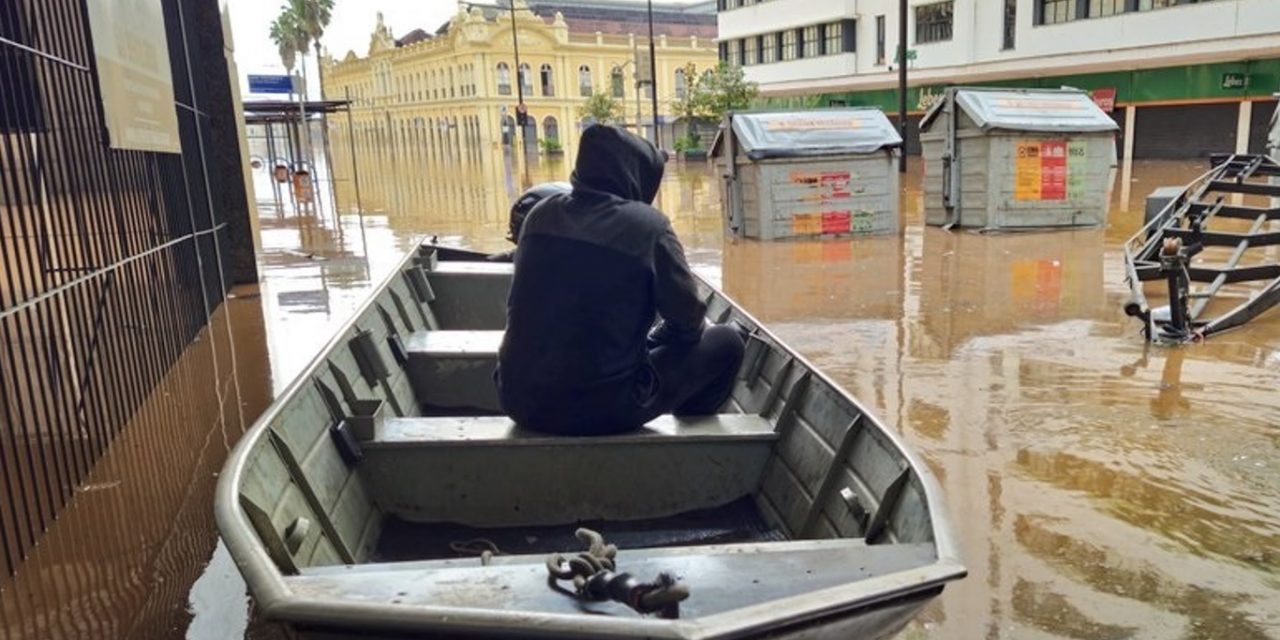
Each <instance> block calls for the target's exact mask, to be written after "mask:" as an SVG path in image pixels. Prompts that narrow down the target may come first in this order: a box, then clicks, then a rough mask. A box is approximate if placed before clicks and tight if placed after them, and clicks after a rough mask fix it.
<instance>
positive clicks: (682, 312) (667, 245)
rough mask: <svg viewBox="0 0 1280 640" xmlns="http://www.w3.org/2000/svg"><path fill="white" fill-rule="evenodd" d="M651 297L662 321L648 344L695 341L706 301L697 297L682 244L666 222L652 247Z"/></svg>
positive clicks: (700, 334)
mask: <svg viewBox="0 0 1280 640" xmlns="http://www.w3.org/2000/svg"><path fill="white" fill-rule="evenodd" d="M653 269H654V275H655V279H654V288H655V289H656V290H655V291H654V299H655V301H656V302H657V306H658V315H660V316H662V323H661V324H659V325H658V327H657V328H655V329H654V331H653V333H652V334H651V335H650V338H649V342H650V346H657V345H660V344H671V343H690V342H697V341H698V339H699V338H700V337H702V325H703V322H704V321H705V319H706V315H707V305H706V304H704V303H703V302H702V300H701V299H699V298H698V287H697V285H696V284H694V279H693V273H691V272H690V271H689V263H688V262H686V261H685V257H684V247H682V246H680V240H679V239H678V238H676V232H675V231H674V230H673V229H672V228H671V226H670V225H667V227H666V229H664V230H663V231H662V233H661V235H659V237H658V242H657V245H656V246H655V247H654V257H653Z"/></svg>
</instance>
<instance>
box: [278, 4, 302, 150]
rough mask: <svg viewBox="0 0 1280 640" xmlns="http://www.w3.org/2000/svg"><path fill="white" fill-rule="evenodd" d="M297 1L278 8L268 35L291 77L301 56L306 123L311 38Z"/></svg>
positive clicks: (300, 96) (299, 97) (300, 101)
mask: <svg viewBox="0 0 1280 640" xmlns="http://www.w3.org/2000/svg"><path fill="white" fill-rule="evenodd" d="M297 3H298V0H289V2H288V3H287V4H285V5H284V6H282V7H280V15H279V16H276V19H275V21H273V22H272V23H271V28H270V31H269V35H270V37H271V41H272V42H274V43H275V45H276V51H277V52H279V54H280V62H282V63H283V64H284V68H285V70H286V71H287V72H288V74H289V75H290V76H292V75H293V68H294V66H297V63H298V57H299V56H302V65H301V66H302V78H303V88H304V90H303V91H301V92H299V93H298V102H299V106H298V108H299V112H300V113H301V114H302V120H303V121H304V122H305V121H306V115H307V112H306V101H307V95H306V91H305V86H306V76H307V64H306V56H307V47H309V46H310V45H311V36H310V34H308V33H307V30H306V27H305V24H304V22H303V14H302V13H301V12H300V11H299V7H298V6H296V4H297ZM305 141H306V143H307V144H306V153H305V156H306V157H310V155H311V130H310V127H308V128H307V129H306V137H305Z"/></svg>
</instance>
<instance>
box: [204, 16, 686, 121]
mask: <svg viewBox="0 0 1280 640" xmlns="http://www.w3.org/2000/svg"><path fill="white" fill-rule="evenodd" d="M224 1H225V2H226V3H227V4H228V5H229V6H230V10H231V29H232V32H233V33H232V38H233V39H234V40H235V47H236V65H237V66H238V67H239V69H240V77H241V90H242V91H245V92H246V93H245V98H246V99H248V98H250V97H251V96H249V95H248V93H247V91H248V84H247V81H246V80H245V76H247V75H248V74H251V73H252V74H281V73H284V65H282V64H281V63H280V56H279V55H277V54H276V48H275V45H274V44H272V43H271V38H269V37H268V36H267V29H268V27H269V25H270V24H271V21H272V20H274V19H275V17H276V16H277V15H279V13H280V6H281V5H282V4H283V0H224ZM485 1H486V2H487V1H488V0H485ZM674 1H675V2H680V0H674ZM683 1H684V2H687V1H688V0H683ZM654 2H656V3H659V4H671V3H672V2H673V0H654ZM379 11H381V12H382V13H383V16H384V18H385V20H386V22H387V25H388V26H390V27H391V33H392V34H394V35H395V36H396V37H397V38H398V37H401V36H403V35H404V34H406V33H408V32H410V31H412V30H414V29H417V28H422V29H426V30H428V31H431V30H434V29H436V28H437V27H439V26H440V25H441V24H444V22H445V21H446V20H448V19H449V18H450V17H451V16H453V14H455V13H457V11H458V3H457V2H456V0H334V9H333V21H332V22H331V23H330V24H329V28H328V29H327V30H326V31H325V34H324V38H322V39H321V44H322V45H323V46H324V47H325V48H326V49H328V50H329V52H330V53H331V55H333V56H334V57H335V58H339V59H341V58H342V57H343V56H345V55H347V51H350V50H354V51H355V52H356V55H360V56H363V55H365V54H366V53H368V50H369V36H370V35H372V34H373V27H374V25H375V24H377V20H378V18H377V15H378V12H379ZM314 58H315V56H314V55H311V56H309V57H308V58H307V75H308V77H309V78H311V79H312V80H311V82H312V84H314V82H315V69H316V68H315V60H314ZM310 95H311V96H312V97H313V98H314V97H316V96H317V95H318V94H317V93H315V92H313V93H311V94H310ZM252 97H266V96H252Z"/></svg>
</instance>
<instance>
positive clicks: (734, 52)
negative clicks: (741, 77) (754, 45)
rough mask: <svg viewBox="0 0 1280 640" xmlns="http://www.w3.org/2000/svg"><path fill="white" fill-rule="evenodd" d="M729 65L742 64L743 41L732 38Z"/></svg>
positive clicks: (739, 65) (738, 65)
mask: <svg viewBox="0 0 1280 640" xmlns="http://www.w3.org/2000/svg"><path fill="white" fill-rule="evenodd" d="M729 66H731V67H741V66H742V41H741V40H732V41H730V42H729Z"/></svg>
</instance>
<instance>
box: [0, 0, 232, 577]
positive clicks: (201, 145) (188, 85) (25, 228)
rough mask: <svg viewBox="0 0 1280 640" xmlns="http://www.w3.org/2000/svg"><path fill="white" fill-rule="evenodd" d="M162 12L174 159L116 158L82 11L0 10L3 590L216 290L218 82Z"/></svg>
mask: <svg viewBox="0 0 1280 640" xmlns="http://www.w3.org/2000/svg"><path fill="white" fill-rule="evenodd" d="M163 4H164V10H165V24H166V29H167V32H168V45H169V54H170V62H171V66H172V70H173V80H174V88H175V98H176V101H175V102H176V108H177V112H178V119H179V126H180V132H181V139H182V148H183V153H182V154H181V155H178V154H161V153H149V152H140V151H120V150H113V149H110V148H109V147H108V144H107V132H106V129H105V125H104V124H103V115H102V111H101V107H100V101H99V99H98V85H97V79H96V76H95V74H96V68H95V61H94V57H93V50H92V44H91V39H90V33H89V27H88V16H87V12H86V7H85V0H0V586H2V585H3V583H4V578H6V577H8V576H10V575H12V574H14V573H15V572H16V571H17V570H18V567H19V565H20V564H21V562H22V561H23V559H24V558H25V557H26V556H27V555H28V554H29V553H30V552H31V550H32V547H33V546H34V545H35V544H37V542H38V541H39V540H40V539H41V535H42V533H43V532H44V531H45V530H46V529H47V528H48V527H49V526H50V524H51V522H52V521H53V520H54V518H56V517H57V516H58V514H59V512H60V510H61V509H62V508H63V507H64V506H65V505H66V503H67V502H68V501H69V500H70V499H71V498H72V496H73V495H74V493H75V491H76V489H77V487H78V486H79V485H80V484H81V483H82V482H83V481H84V480H85V478H86V477H87V474H88V473H89V470H90V469H91V468H92V466H93V464H94V463H95V461H96V460H97V459H98V458H99V457H100V456H101V455H102V454H103V453H104V451H105V450H106V449H107V448H108V447H110V446H111V444H112V441H113V439H114V438H115V437H116V436H117V435H118V434H119V433H120V430H121V428H122V427H123V425H125V423H126V422H127V421H128V420H129V418H130V416H131V415H132V414H133V412H134V411H135V410H136V409H137V408H138V406H139V405H140V404H141V403H142V401H143V400H144V399H145V398H146V397H147V395H148V394H149V393H151V392H152V390H153V389H154V388H155V386H156V384H157V382H158V381H159V380H160V379H161V377H162V376H163V375H164V374H165V373H166V371H168V370H169V368H170V367H171V366H172V365H173V363H174V362H175V361H176V360H177V359H178V357H179V355H180V354H181V353H182V351H183V349H184V347H186V346H187V345H188V344H189V343H190V342H191V340H192V339H193V338H195V337H196V335H197V334H198V333H199V332H200V330H201V329H202V328H203V327H204V326H205V324H206V323H207V322H208V318H209V314H210V310H211V309H212V308H214V307H216V306H217V305H218V304H219V303H220V302H221V301H222V300H223V298H224V296H225V286H224V273H225V272H224V270H223V265H222V252H221V251H220V250H219V249H220V245H223V244H225V243H226V242H227V237H226V236H227V225H226V223H225V222H224V221H223V219H222V217H221V216H220V215H219V211H227V210H228V209H227V208H226V207H224V206H222V204H223V203H221V202H220V199H221V198H224V197H228V196H225V195H224V194H225V193H227V190H226V189H224V188H222V187H223V185H220V184H218V182H217V179H216V177H214V178H213V179H212V180H211V176H216V175H223V174H222V173H220V172H217V171H214V172H211V171H210V168H209V165H210V161H209V159H210V151H209V149H210V146H209V145H210V139H211V138H210V129H211V126H212V120H211V118H210V115H209V111H208V103H209V101H208V100H205V98H206V97H208V96H212V95H221V93H219V91H220V90H225V87H226V84H227V81H228V80H227V77H226V75H225V70H224V72H223V75H222V76H221V77H218V76H217V74H210V73H207V69H206V67H207V63H205V62H204V61H202V60H201V59H200V56H199V55H197V51H203V52H205V53H206V54H207V51H208V49H209V46H208V45H209V43H208V42H207V40H208V38H209V37H210V36H209V35H208V33H207V32H204V31H201V29H204V30H207V29H209V28H210V25H208V24H201V23H198V22H193V21H192V20H190V17H189V15H188V13H187V12H190V10H191V7H190V5H192V4H193V2H188V1H187V0H164V2H163ZM217 37H218V40H219V42H220V40H221V33H220V32H219V33H218V34H217ZM201 39H204V40H205V42H203V43H201V46H195V45H196V44H197V43H199V41H201ZM224 69H225V67H224ZM216 83H221V85H222V87H221V89H219V88H218V87H217V85H216ZM202 105H204V108H202ZM225 106H226V105H221V104H220V105H219V108H224V107H225Z"/></svg>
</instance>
